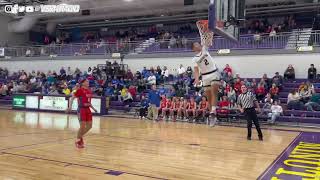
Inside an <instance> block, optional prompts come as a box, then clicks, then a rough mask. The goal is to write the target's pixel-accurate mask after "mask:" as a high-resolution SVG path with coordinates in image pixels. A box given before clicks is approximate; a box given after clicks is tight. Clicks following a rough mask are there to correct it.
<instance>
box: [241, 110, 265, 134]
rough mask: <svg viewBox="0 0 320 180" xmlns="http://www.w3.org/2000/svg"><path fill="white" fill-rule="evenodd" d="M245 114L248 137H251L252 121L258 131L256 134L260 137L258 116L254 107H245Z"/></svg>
mask: <svg viewBox="0 0 320 180" xmlns="http://www.w3.org/2000/svg"><path fill="white" fill-rule="evenodd" d="M244 113H245V116H246V118H247V127H248V137H251V134H252V130H251V129H252V121H253V123H254V125H255V126H256V129H257V131H258V136H259V137H262V136H263V135H262V131H261V129H260V124H259V121H258V116H257V113H256V110H255V108H247V109H245V110H244Z"/></svg>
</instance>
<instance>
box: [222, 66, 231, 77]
mask: <svg viewBox="0 0 320 180" xmlns="http://www.w3.org/2000/svg"><path fill="white" fill-rule="evenodd" d="M229 73H230V74H231V75H232V69H231V67H230V65H229V64H226V67H225V68H224V69H223V73H222V76H223V77H227V76H228V74H229Z"/></svg>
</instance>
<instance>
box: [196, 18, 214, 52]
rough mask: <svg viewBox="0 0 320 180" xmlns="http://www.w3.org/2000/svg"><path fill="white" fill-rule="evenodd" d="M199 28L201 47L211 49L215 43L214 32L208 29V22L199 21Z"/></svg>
mask: <svg viewBox="0 0 320 180" xmlns="http://www.w3.org/2000/svg"><path fill="white" fill-rule="evenodd" d="M197 27H198V29H199V33H200V38H201V45H203V46H207V47H210V46H212V43H213V32H212V31H210V29H209V27H208V20H200V21H197Z"/></svg>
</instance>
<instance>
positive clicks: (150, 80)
mask: <svg viewBox="0 0 320 180" xmlns="http://www.w3.org/2000/svg"><path fill="white" fill-rule="evenodd" d="M147 82H148V85H156V84H157V78H156V76H155V75H154V74H153V73H152V72H150V75H149V77H148V79H147Z"/></svg>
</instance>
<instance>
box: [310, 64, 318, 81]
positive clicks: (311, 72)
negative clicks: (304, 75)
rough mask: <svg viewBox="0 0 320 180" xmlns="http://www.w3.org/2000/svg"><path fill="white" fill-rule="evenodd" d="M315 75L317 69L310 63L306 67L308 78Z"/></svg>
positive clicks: (312, 77) (314, 77)
mask: <svg viewBox="0 0 320 180" xmlns="http://www.w3.org/2000/svg"><path fill="white" fill-rule="evenodd" d="M316 77H317V69H316V68H315V67H314V64H311V65H310V67H309V69H308V79H309V80H313V79H316Z"/></svg>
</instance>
